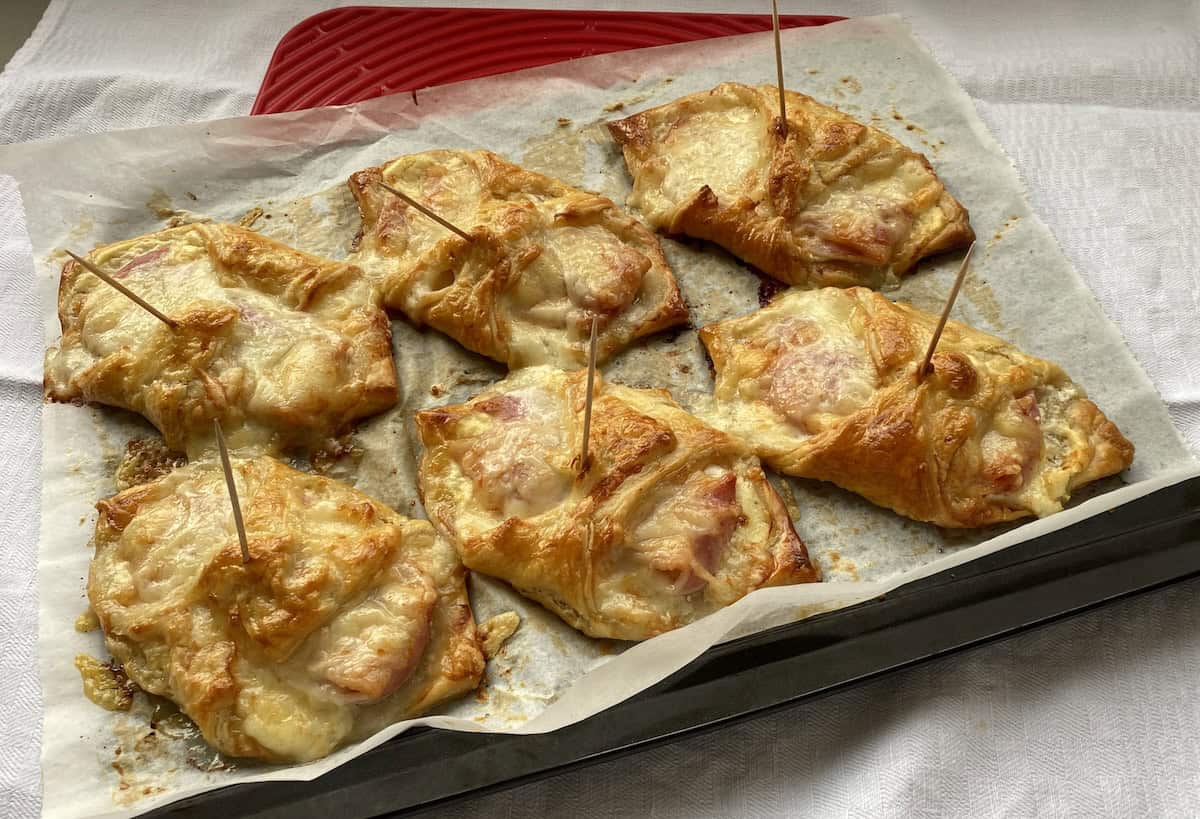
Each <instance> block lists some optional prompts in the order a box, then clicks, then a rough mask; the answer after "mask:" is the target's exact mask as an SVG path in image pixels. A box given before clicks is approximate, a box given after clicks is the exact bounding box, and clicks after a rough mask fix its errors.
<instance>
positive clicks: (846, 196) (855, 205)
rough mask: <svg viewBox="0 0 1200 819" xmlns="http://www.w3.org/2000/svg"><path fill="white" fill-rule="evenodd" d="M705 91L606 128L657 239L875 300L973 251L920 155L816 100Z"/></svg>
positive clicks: (734, 87) (956, 211)
mask: <svg viewBox="0 0 1200 819" xmlns="http://www.w3.org/2000/svg"><path fill="white" fill-rule="evenodd" d="M778 112H779V92H778V90H776V88H775V87H773V86H768V85H761V86H748V85H740V84H738V83H731V82H727V83H722V84H720V85H718V86H717V87H716V88H714V89H712V90H711V91H704V92H701V93H698V94H691V95H689V96H686V97H681V98H680V99H677V100H675V101H674V102H670V103H667V104H666V105H661V106H659V107H657V108H652V109H650V110H649V111H643V112H642V113H640V114H634V115H633V116H631V117H627V118H625V119H623V120H619V121H617V122H611V123H609V125H608V129H609V131H610V132H611V133H612V136H613V138H614V139H615V140H616V141H617V143H618V144H619V145H620V146H621V149H622V150H623V151H624V153H625V162H626V164H627V165H628V166H629V172H630V174H631V175H632V176H633V193H632V194H631V195H630V197H629V202H628V204H629V205H630V206H632V207H636V208H638V209H640V210H641V212H642V213H643V214H644V215H645V217H646V220H647V221H648V222H649V223H650V225H651V226H652V227H655V228H658V229H660V230H663V231H666V232H667V233H684V234H687V235H688V236H695V237H697V238H700V239H708V240H710V241H713V242H716V243H717V244H719V245H721V246H722V247H724V248H726V249H727V250H729V251H730V252H731V253H733V254H734V255H735V256H739V257H741V258H742V259H745V260H746V261H748V262H750V263H751V264H753V265H755V266H756V267H758V268H760V269H761V270H763V271H764V272H766V273H769V274H771V275H772V276H774V277H775V278H777V279H780V280H781V281H784V282H787V283H789V284H796V285H804V284H813V285H837V286H849V285H867V286H872V287H878V286H879V285H880V284H882V283H883V281H884V280H885V278H886V276H887V274H888V273H889V271H890V272H892V273H895V274H901V273H906V272H908V271H910V270H912V268H913V267H914V265H916V263H917V262H918V261H919V260H920V259H922V258H923V257H925V256H930V255H932V254H934V253H939V252H941V251H943V250H950V249H952V248H956V247H960V246H963V245H967V244H969V243H970V242H971V240H972V239H973V238H974V236H975V234H974V232H973V231H972V230H971V226H970V223H969V222H968V220H967V211H966V210H965V209H964V208H963V207H962V205H960V204H959V203H958V202H957V201H956V200H955V199H954V197H953V196H951V195H950V194H949V193H947V192H946V189H945V188H944V187H943V186H942V182H941V180H940V179H938V177H937V175H936V174H935V173H934V172H933V169H932V168H931V167H930V165H929V161H928V160H927V159H926V158H925V157H924V156H922V155H921V154H918V153H916V152H915V151H910V150H909V149H908V148H905V147H904V146H903V145H901V144H900V143H899V142H897V141H896V140H895V139H892V138H891V137H890V136H888V135H887V134H885V133H883V132H882V131H880V130H878V129H876V128H871V127H868V126H866V125H863V124H862V123H860V122H857V121H855V120H853V119H851V118H850V117H848V116H846V115H845V114H843V113H842V112H841V111H838V110H836V109H834V108H830V107H829V106H827V105H822V104H820V103H819V102H817V101H816V100H814V99H812V98H811V97H807V96H805V95H803V94H798V93H796V92H794V91H788V92H787V120H788V122H787V125H788V127H787V136H786V137H781V136H780V131H781V129H780V127H779V126H780V120H779V113H778Z"/></svg>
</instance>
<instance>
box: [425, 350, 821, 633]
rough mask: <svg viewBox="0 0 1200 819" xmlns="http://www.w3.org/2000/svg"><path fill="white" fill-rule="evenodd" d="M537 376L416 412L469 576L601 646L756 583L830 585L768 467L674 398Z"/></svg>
mask: <svg viewBox="0 0 1200 819" xmlns="http://www.w3.org/2000/svg"><path fill="white" fill-rule="evenodd" d="M586 376H587V373H586V371H582V370H580V371H577V372H574V373H564V372H562V371H560V370H557V369H554V368H551V367H532V368H528V369H525V370H519V371H517V372H515V373H512V374H510V375H509V376H508V378H506V379H505V380H504V381H502V382H500V383H499V384H497V385H495V386H494V387H493V388H492V389H489V390H487V391H486V392H484V393H482V394H481V395H479V396H477V397H476V398H474V399H472V400H471V401H469V402H468V403H466V404H461V405H458V406H450V407H442V408H439V409H432V410H426V411H424V412H421V413H418V414H417V427H418V430H419V432H420V435H421V440H422V441H423V442H424V444H425V453H424V455H423V457H422V459H421V466H420V485H421V492H422V496H423V498H424V501H425V508H426V511H427V512H428V513H429V516H430V519H431V520H432V521H433V523H434V525H435V526H436V527H437V528H438V529H439V531H441V532H442V533H444V534H445V535H446V536H447V538H449V539H450V540H451V541H452V542H453V543H454V544H455V546H456V547H457V548H458V550H459V554H460V555H461V557H462V559H463V562H464V563H465V564H466V565H467V568H469V569H472V570H474V571H478V572H482V573H484V574H489V575H493V576H495V577H499V578H501V579H502V580H505V581H507V582H509V583H511V584H512V585H513V586H515V587H516V588H517V590H518V591H520V592H521V593H522V594H524V595H526V596H528V597H531V598H533V599H534V600H536V601H538V602H539V603H541V604H542V605H544V606H546V607H547V608H548V609H550V610H551V611H553V612H555V613H556V614H558V615H559V616H560V617H562V618H563V619H564V620H566V621H567V622H568V623H569V624H571V625H572V626H574V627H575V628H577V629H579V630H581V631H583V632H585V633H586V634H589V635H591V636H593V637H610V638H616V639H623V640H642V639H646V638H648V637H652V636H654V635H656V634H660V633H662V632H664V631H668V630H670V629H673V628H677V627H679V626H682V625H685V624H687V623H690V622H691V621H693V620H696V619H697V618H699V617H702V616H704V615H705V614H708V613H710V612H712V611H715V610H716V609H718V608H721V607H723V606H727V605H729V604H731V603H733V602H735V601H736V600H738V599H740V598H741V597H743V596H744V595H746V594H748V593H749V592H751V591H753V590H754V589H757V588H760V587H763V586H775V585H783V584H787V583H807V582H810V581H815V580H817V579H818V573H817V569H816V567H815V566H813V564H812V563H811V562H810V561H809V559H808V553H807V551H806V550H805V548H804V544H803V543H802V542H801V541H800V539H799V537H797V535H796V533H795V531H794V530H793V528H792V522H791V520H790V519H789V517H788V515H787V512H786V511H785V510H784V507H783V503H782V502H781V501H780V499H779V496H778V495H777V494H776V493H775V490H774V489H773V488H772V487H771V485H770V484H769V483H768V482H767V479H766V476H765V475H764V474H763V471H762V468H761V467H760V466H759V465H758V461H757V459H755V458H754V457H753V456H752V455H750V454H749V452H748V451H747V449H746V448H745V447H744V446H743V445H742V444H739V443H738V442H737V441H735V440H734V439H733V438H731V437H730V436H727V435H725V434H724V433H722V432H719V431H717V430H715V429H713V428H712V427H709V426H706V425H705V424H703V423H701V422H700V421H699V420H697V419H696V418H695V417H693V416H691V415H689V414H688V413H687V412H685V411H684V410H682V409H681V408H680V407H679V406H678V405H677V404H675V402H673V401H672V400H671V398H670V396H669V395H668V394H667V393H666V392H665V391H663V390H642V389H631V388H629V387H623V386H620V385H618V384H607V383H601V382H600V381H599V380H598V381H597V385H596V392H595V400H594V405H593V415H592V432H591V447H590V457H589V460H590V462H591V463H590V467H589V469H588V470H587V471H586V472H585V473H584V474H583V475H582V476H580V474H579V469H578V456H579V452H580V443H581V435H582V426H583V421H582V419H583V405H584V396H585V390H586Z"/></svg>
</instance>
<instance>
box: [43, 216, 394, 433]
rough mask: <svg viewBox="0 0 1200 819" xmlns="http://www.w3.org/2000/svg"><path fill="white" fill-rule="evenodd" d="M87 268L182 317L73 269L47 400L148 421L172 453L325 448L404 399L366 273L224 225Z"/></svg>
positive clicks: (63, 298)
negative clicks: (224, 439) (217, 444)
mask: <svg viewBox="0 0 1200 819" xmlns="http://www.w3.org/2000/svg"><path fill="white" fill-rule="evenodd" d="M89 259H90V261H92V262H94V263H96V264H97V265H99V266H100V267H101V268H102V269H104V270H105V271H106V272H109V273H110V274H112V275H113V276H115V277H116V278H117V279H119V280H120V281H121V282H122V283H123V284H125V285H126V286H127V287H128V288H129V289H130V290H132V291H134V292H135V293H137V294H138V295H139V296H141V297H142V298H144V299H145V300H147V301H148V302H150V304H152V305H154V306H155V307H156V308H157V309H158V310H160V311H161V312H163V313H165V314H166V315H167V316H169V317H171V318H172V319H174V320H175V321H176V322H178V325H179V326H178V327H177V328H176V329H171V328H170V327H168V326H167V325H165V324H163V323H162V322H160V321H159V320H158V319H156V318H154V317H153V316H152V315H150V314H149V313H147V312H146V311H145V310H143V309H141V308H140V307H138V306H137V305H135V304H134V303H133V302H131V301H129V300H128V299H127V298H125V297H124V296H123V295H121V294H120V293H118V292H117V291H116V290H114V289H113V288H111V287H109V286H108V285H107V284H105V283H103V282H102V281H101V280H100V279H99V278H97V277H96V276H94V275H93V274H91V273H89V272H88V271H87V270H85V269H84V268H83V267H82V266H80V265H79V264H78V263H77V262H75V261H70V262H68V263H67V264H66V265H65V266H64V267H63V271H62V281H61V284H60V285H59V290H58V315H59V320H60V322H61V323H62V330H63V335H62V339H61V340H60V341H59V343H58V344H57V345H56V346H55V347H53V348H51V349H50V350H48V351H47V353H46V367H45V391H46V396H47V397H48V398H50V399H52V400H55V401H92V402H96V403H100V404H108V405H111V406H116V407H123V408H125V409H128V410H132V411H134V412H138V413H141V414H142V415H144V416H145V417H146V418H147V419H149V420H150V422H151V423H153V424H154V425H155V426H156V427H158V428H159V430H160V431H161V432H162V434H163V437H164V438H165V439H166V442H167V445H168V446H169V447H170V448H171V449H174V450H178V451H183V452H187V453H189V454H190V455H196V454H197V453H199V452H201V451H203V450H204V449H205V448H206V447H208V446H210V445H211V435H212V425H213V419H214V418H217V419H219V420H220V421H221V424H222V426H223V427H224V429H225V430H226V433H227V434H228V435H229V438H230V443H231V445H232V446H234V447H247V446H249V447H256V448H259V449H261V450H265V451H278V450H280V449H283V448H285V447H290V446H305V447H310V448H319V447H321V446H324V445H325V444H326V443H327V442H328V441H329V439H331V438H332V437H333V436H335V435H338V434H340V433H342V432H343V431H346V430H347V429H348V427H349V426H350V425H351V423H352V422H353V421H355V420H356V419H359V418H363V417H365V416H368V415H372V414H374V413H377V412H380V411H382V410H384V409H386V408H387V407H389V406H391V405H392V404H393V403H395V401H396V394H397V390H396V371H395V367H394V366H393V364H392V358H391V327H390V325H389V323H388V319H387V314H386V313H385V312H384V311H383V310H382V309H381V308H380V307H379V306H378V296H377V293H376V291H375V288H374V287H373V286H372V284H371V283H370V282H369V281H368V280H367V279H366V278H365V277H364V276H363V275H362V273H361V271H359V270H358V269H357V268H355V267H353V266H351V265H348V264H342V263H339V262H332V261H329V260H327V259H321V258H318V257H316V256H310V255H308V254H306V253H301V252H299V251H297V250H293V249H292V248H289V247H287V246H285V245H282V244H279V243H278V242H275V241H272V240H270V239H267V238H265V237H263V236H260V235H258V234H257V233H253V232H251V231H248V230H245V229H243V228H239V227H235V226H233V225H222V224H193V225H185V226H182V227H177V228H171V229H168V230H162V231H159V232H157V233H151V234H148V235H146V236H141V237H138V238H136V239H130V240H128V241H124V242H117V243H115V244H110V245H104V246H102V247H98V248H96V249H95V250H93V251H92V252H91V253H90V254H89Z"/></svg>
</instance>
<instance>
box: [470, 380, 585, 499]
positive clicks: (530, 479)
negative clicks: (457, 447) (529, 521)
mask: <svg viewBox="0 0 1200 819" xmlns="http://www.w3.org/2000/svg"><path fill="white" fill-rule="evenodd" d="M475 409H476V410H477V411H478V412H479V413H481V414H482V415H483V416H485V417H486V419H487V420H484V419H483V418H478V419H477V426H478V428H479V432H478V434H475V435H472V434H471V432H470V430H469V428H467V429H464V431H463V433H464V437H463V438H461V439H460V441H461V442H462V444H464V446H463V448H462V454H461V456H460V463H461V465H462V470H463V472H464V473H465V474H466V475H467V476H468V477H469V478H470V479H471V481H472V483H473V484H474V487H475V492H476V497H477V498H478V499H479V501H480V502H481V503H482V504H483V505H484V506H485V507H486V508H487V509H490V510H492V511H494V512H497V513H499V514H500V515H501V516H502V517H505V518H508V517H532V516H535V515H538V514H540V513H542V512H544V511H546V510H547V509H550V508H551V507H553V506H556V505H558V504H559V503H560V502H562V500H563V498H564V497H565V496H566V494H567V492H568V491H569V490H570V488H571V477H570V475H569V474H566V473H565V472H564V471H563V470H561V469H560V468H559V467H558V466H557V465H555V464H554V463H553V462H552V461H553V456H555V455H559V454H561V453H562V451H563V450H564V449H565V448H566V445H567V442H566V439H565V436H564V431H563V418H562V406H561V405H560V404H559V403H558V402H557V401H556V400H555V398H554V397H553V396H551V395H550V394H549V393H548V392H546V391H545V390H543V389H538V388H537V387H529V388H526V389H522V390H516V391H514V392H512V393H508V394H504V395H498V396H495V397H493V398H490V399H485V400H483V401H480V402H478V403H477V404H476V405H475Z"/></svg>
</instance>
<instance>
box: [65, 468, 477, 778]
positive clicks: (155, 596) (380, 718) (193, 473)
mask: <svg viewBox="0 0 1200 819" xmlns="http://www.w3.org/2000/svg"><path fill="white" fill-rule="evenodd" d="M233 467H234V473H235V475H236V480H237V484H238V494H239V496H240V498H241V504H242V511H243V514H244V517H245V523H246V530H247V534H248V536H249V546H250V555H251V557H252V560H251V562H250V563H248V564H245V565H243V564H242V559H241V552H240V550H239V547H238V541H237V535H236V534H235V530H234V528H233V522H232V514H231V510H230V505H229V496H228V495H227V494H226V488H225V483H224V477H223V474H222V471H221V469H220V467H219V466H218V465H216V464H214V463H211V462H198V463H195V464H192V465H190V466H186V467H183V468H181V469H178V470H175V471H174V472H171V473H169V474H168V475H167V476H165V477H164V478H162V479H160V480H158V481H156V482H154V483H149V484H143V485H141V486H136V487H133V488H131V489H128V490H126V491H124V492H121V493H120V494H118V495H116V496H114V497H112V498H109V499H107V500H103V501H101V502H100V503H99V504H98V505H97V508H98V509H99V513H100V514H99V519H98V521H97V524H96V536H95V541H94V543H95V547H96V554H95V557H94V559H93V560H92V565H91V570H90V573H89V576H88V586H87V591H88V598H89V600H90V601H91V606H92V609H93V610H94V611H95V612H96V615H97V617H98V618H99V620H100V624H101V626H102V627H103V629H104V637H105V642H106V643H107V645H108V649H109V651H111V652H112V655H113V657H114V658H115V659H116V660H117V661H118V662H120V663H121V664H122V665H123V666H124V668H125V672H126V673H127V674H128V675H129V678H130V679H132V680H133V681H134V682H136V683H137V684H138V685H139V686H141V687H142V688H143V689H145V690H146V691H149V692H152V693H154V694H158V695H161V696H164V697H168V698H170V699H172V700H174V701H175V702H176V703H178V705H179V706H180V708H181V709H182V710H183V712H184V713H186V714H187V715H188V716H189V717H191V718H192V719H193V720H194V721H195V722H196V724H197V725H198V726H199V727H200V730H201V731H202V732H203V734H204V737H205V739H207V740H208V742H209V743H210V744H211V745H212V746H213V747H214V748H216V749H217V750H219V751H221V752H222V753H225V754H230V755H233V756H245V757H256V758H258V759H263V760H269V761H275V762H286V761H304V760H310V759H315V758H318V757H321V756H324V755H325V754H328V753H329V752H330V751H332V750H334V749H335V748H336V747H338V746H339V745H341V744H343V743H346V742H349V741H352V740H356V739H361V738H363V737H366V736H368V735H370V734H371V733H374V732H375V731H377V730H379V729H380V728H382V727H384V726H386V725H388V724H390V723H393V722H396V721H398V720H400V719H404V718H408V717H411V716H414V715H416V714H417V713H419V712H421V711H424V710H427V709H428V708H430V707H431V706H433V705H434V704H436V703H438V702H440V701H442V700H445V699H446V698H448V697H452V696H455V695H458V694H460V693H463V692H465V691H467V690H470V689H472V688H474V687H475V686H476V685H477V684H478V682H479V679H480V675H481V674H482V672H483V664H484V661H483V655H482V654H481V652H480V648H479V645H478V640H477V637H476V633H475V623H474V619H473V617H472V615H471V609H470V606H469V604H468V600H467V592H466V586H465V582H464V581H465V571H464V569H463V567H462V564H461V563H460V562H459V560H458V557H457V555H455V553H454V548H453V547H452V546H450V544H448V543H446V542H445V541H444V540H443V539H441V538H439V537H438V536H437V535H436V534H435V532H434V530H433V527H432V526H430V525H429V524H428V523H426V522H425V521H416V520H408V519H406V518H403V517H401V516H400V515H398V514H396V513H395V512H393V511H392V510H391V509H389V508H387V507H386V506H384V505H383V504H381V503H378V502H377V501H374V500H372V499H371V498H368V497H367V496H366V495H363V494H362V493H360V492H358V491H356V490H354V489H351V488H350V487H349V486H346V485H344V484H339V483H337V482H335V481H332V480H329V479H326V478H321V477H317V476H314V475H308V474H304V473H301V472H297V471H295V470H293V469H291V468H289V467H286V466H284V465H283V464H282V463H280V462H278V461H276V460H274V459H272V458H270V457H267V456H260V457H257V458H255V459H252V460H235V461H234V464H233Z"/></svg>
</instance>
